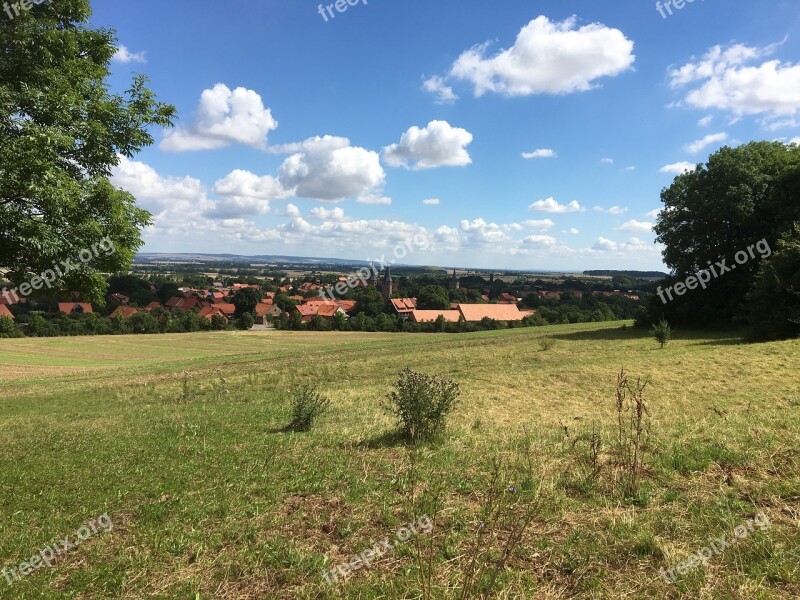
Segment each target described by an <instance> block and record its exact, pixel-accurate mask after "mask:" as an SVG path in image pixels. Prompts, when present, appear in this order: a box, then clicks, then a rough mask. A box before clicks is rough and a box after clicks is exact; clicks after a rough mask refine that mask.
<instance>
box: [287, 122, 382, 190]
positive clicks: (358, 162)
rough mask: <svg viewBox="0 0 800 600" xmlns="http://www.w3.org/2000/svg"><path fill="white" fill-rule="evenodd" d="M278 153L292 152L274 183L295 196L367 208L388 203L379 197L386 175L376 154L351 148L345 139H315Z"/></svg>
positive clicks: (293, 145) (331, 137) (329, 137)
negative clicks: (355, 201) (359, 203)
mask: <svg viewBox="0 0 800 600" xmlns="http://www.w3.org/2000/svg"><path fill="white" fill-rule="evenodd" d="M279 150H283V151H290V152H293V154H292V155H291V156H289V157H288V158H287V159H286V160H284V161H283V163H282V164H281V166H280V167H279V168H278V181H279V182H280V184H281V186H282V187H283V188H284V189H286V190H291V192H292V194H293V195H295V196H298V197H300V198H314V199H316V200H325V201H328V202H338V201H340V200H344V199H345V198H357V199H359V200H360V201H362V202H363V203H367V204H369V203H380V204H387V203H390V202H391V200H389V199H387V198H385V197H383V196H381V195H380V193H379V190H380V188H381V187H382V186H383V183H384V181H385V178H386V173H385V172H384V170H383V167H381V164H380V157H379V156H378V154H377V152H373V151H370V150H366V149H364V148H359V147H356V146H351V145H350V140H348V139H347V138H342V137H334V136H330V135H326V136H324V137H319V136H317V137H313V138H309V139H307V140H305V141H304V142H300V143H298V144H290V145H288V146H284V147H282V148H279ZM387 200H388V202H387Z"/></svg>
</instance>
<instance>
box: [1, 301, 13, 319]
mask: <svg viewBox="0 0 800 600" xmlns="http://www.w3.org/2000/svg"><path fill="white" fill-rule="evenodd" d="M3 317H8V318H9V319H11V320H12V321H13V320H14V315H13V314H12V313H11V311H10V310H8V307H7V306H6V305H5V304H0V318H3Z"/></svg>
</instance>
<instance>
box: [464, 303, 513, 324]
mask: <svg viewBox="0 0 800 600" xmlns="http://www.w3.org/2000/svg"><path fill="white" fill-rule="evenodd" d="M458 311H459V312H460V313H461V316H463V317H464V320H465V321H467V322H470V323H476V322H478V321H482V320H483V319H486V318H488V319H494V320H495V321H522V319H524V318H525V316H526V315H525V314H524V313H521V312H520V310H519V309H518V308H517V305H516V304H459V305H458Z"/></svg>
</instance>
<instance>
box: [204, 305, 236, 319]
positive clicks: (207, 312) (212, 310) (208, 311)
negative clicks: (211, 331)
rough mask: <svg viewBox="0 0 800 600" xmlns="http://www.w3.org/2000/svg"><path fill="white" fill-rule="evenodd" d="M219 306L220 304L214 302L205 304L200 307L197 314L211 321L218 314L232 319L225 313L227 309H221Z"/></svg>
mask: <svg viewBox="0 0 800 600" xmlns="http://www.w3.org/2000/svg"><path fill="white" fill-rule="evenodd" d="M218 307H219V305H218V304H214V305H212V306H204V307H203V308H202V309H200V312H199V313H197V316H199V317H204V318H206V319H208V320H209V321H210V320H211V319H213V318H214V317H216V316H221V317H225V318H226V319H228V320H230V317H229V316H228V315H227V314H225V311H223V310H221V309H220V308H218Z"/></svg>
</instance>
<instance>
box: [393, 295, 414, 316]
mask: <svg viewBox="0 0 800 600" xmlns="http://www.w3.org/2000/svg"><path fill="white" fill-rule="evenodd" d="M392 306H394V309H395V310H396V311H397V312H398V313H410V312H411V311H412V310H416V309H417V299H416V298H392Z"/></svg>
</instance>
